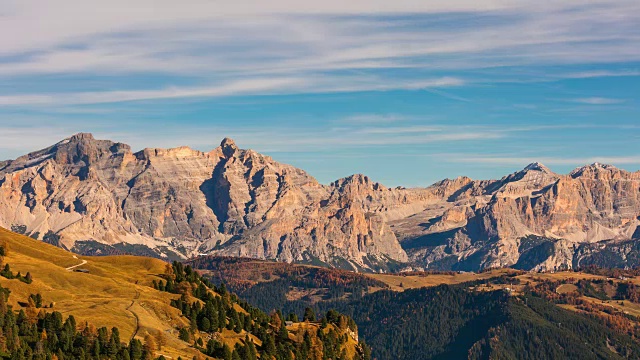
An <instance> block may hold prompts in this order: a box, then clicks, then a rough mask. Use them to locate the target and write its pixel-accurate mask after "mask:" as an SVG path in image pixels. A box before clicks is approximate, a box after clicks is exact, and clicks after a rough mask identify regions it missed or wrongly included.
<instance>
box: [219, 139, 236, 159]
mask: <svg viewBox="0 0 640 360" xmlns="http://www.w3.org/2000/svg"><path fill="white" fill-rule="evenodd" d="M220 149H222V153H223V154H224V156H225V157H232V156H233V155H234V154H235V153H236V152H237V151H238V150H239V149H238V146H237V145H236V142H235V141H233V139H231V138H228V137H227V138H224V139H222V142H221V143H220Z"/></svg>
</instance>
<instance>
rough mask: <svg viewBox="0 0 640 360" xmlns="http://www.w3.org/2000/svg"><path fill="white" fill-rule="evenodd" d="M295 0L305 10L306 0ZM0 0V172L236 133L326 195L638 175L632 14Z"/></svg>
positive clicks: (570, 7)
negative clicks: (20, 163) (72, 156)
mask: <svg viewBox="0 0 640 360" xmlns="http://www.w3.org/2000/svg"><path fill="white" fill-rule="evenodd" d="M305 3H306V4H305ZM105 6H106V7H103V8H100V9H98V8H95V7H94V6H92V5H91V4H89V2H86V1H79V0H78V1H76V0H61V1H59V2H56V3H55V4H53V3H51V2H46V1H25V0H22V1H6V0H0V19H1V20H0V158H3V159H4V158H15V157H17V156H19V155H21V154H24V153H26V152H28V151H32V150H36V149H39V148H42V147H45V146H47V145H49V144H53V143H55V142H57V141H59V140H61V139H63V138H65V137H67V136H69V135H71V134H73V133H76V132H80V131H84V132H92V133H94V135H95V136H96V137H98V138H108V139H112V140H116V141H121V142H125V143H128V144H131V145H132V146H133V148H134V149H142V148H144V147H174V146H180V145H188V146H191V147H194V148H197V149H200V150H209V149H212V148H214V147H215V146H217V145H218V144H219V142H220V141H221V139H222V138H224V137H232V138H234V139H235V140H236V142H237V143H238V145H239V146H240V147H243V148H252V149H255V150H257V151H260V152H263V153H266V154H268V155H271V156H272V157H274V158H275V159H276V160H279V161H282V162H286V163H290V164H293V165H296V166H298V167H301V168H303V169H305V170H307V171H308V172H309V173H310V174H311V175H313V176H315V177H316V178H317V179H318V180H319V181H321V182H323V183H328V182H330V181H332V180H335V179H337V178H340V177H343V176H347V175H350V174H352V173H365V174H367V175H369V176H370V177H372V178H373V179H374V180H377V181H380V182H382V183H384V184H386V185H389V186H396V185H403V186H425V185H429V184H431V183H433V182H434V181H437V180H440V179H442V178H446V177H449V178H452V177H456V176H459V175H467V176H470V177H473V178H483V179H486V178H498V177H501V176H502V175H504V174H507V173H510V172H513V171H516V170H518V169H521V168H523V167H524V166H526V165H527V164H528V163H530V162H534V161H540V162H542V163H544V164H546V165H547V166H549V167H550V168H552V169H553V170H555V171H557V172H561V173H565V172H568V171H570V170H571V169H573V168H575V167H578V166H581V165H584V164H586V163H592V162H604V163H611V164H613V165H616V166H618V167H621V168H625V169H627V170H632V171H636V170H638V169H640V108H639V107H640V26H638V24H640V2H638V1H637V0H634V1H572V0H568V1H562V2H540V1H498V0H496V1H483V2H478V1H466V0H460V1H449V2H435V1H423V0H407V1H394V2H391V1H378V0H371V1H361V0H352V1H349V2H344V1H337V0H328V1H323V2H322V4H312V3H311V2H308V3H307V2H300V1H288V0H287V1H285V0H274V1H269V2H264V1H234V2H233V3H232V2H229V1H225V2H216V1H200V0H192V1H188V2H186V4H185V3H183V4H179V3H178V2H175V1H151V0H149V1H147V0H138V1H135V2H134V3H133V4H132V3H131V2H128V1H124V0H114V1H110V2H109V4H108V5H105Z"/></svg>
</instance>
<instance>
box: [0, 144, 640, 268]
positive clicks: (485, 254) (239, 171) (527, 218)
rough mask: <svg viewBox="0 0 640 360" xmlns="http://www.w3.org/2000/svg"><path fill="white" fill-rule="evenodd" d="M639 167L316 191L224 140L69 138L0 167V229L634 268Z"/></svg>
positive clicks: (222, 248)
mask: <svg viewBox="0 0 640 360" xmlns="http://www.w3.org/2000/svg"><path fill="white" fill-rule="evenodd" d="M639 225H640V172H628V171H625V170H622V169H618V168H616V167H614V166H611V165H604V164H598V163H595V164H591V165H587V166H583V167H581V168H577V169H575V170H574V171H572V172H571V173H569V174H566V175H562V174H556V173H554V172H552V171H551V170H550V169H548V168H547V167H545V166H544V165H542V164H539V163H533V164H530V165H528V166H527V167H525V168H524V169H523V170H521V171H518V172H515V173H513V174H510V175H507V176H504V177H503V178H501V179H499V180H472V179H470V178H467V177H459V178H456V179H446V180H443V181H440V182H437V183H435V184H433V185H431V186H429V187H426V188H403V187H396V188H387V187H385V186H384V185H382V184H379V183H377V182H375V181H372V180H371V179H369V178H368V177H367V176H364V175H352V176H349V177H346V178H343V179H339V180H336V181H335V182H333V183H331V184H328V185H324V184H320V183H319V182H318V181H316V180H315V179H314V178H313V177H312V176H310V175H309V174H307V173H306V172H304V171H303V170H300V169H297V168H295V167H293V166H290V165H285V164H282V163H279V162H277V161H275V160H273V159H272V158H271V157H269V156H265V155H262V154H259V153H257V152H255V151H253V150H243V149H240V148H239V147H238V146H236V144H235V142H234V141H233V140H231V139H228V138H227V139H224V140H223V141H222V143H221V144H220V146H219V147H217V148H215V149H213V150H212V151H210V152H202V151H197V150H194V149H191V148H188V147H179V148H174V149H149V148H147V149H144V150H142V151H138V152H134V151H132V150H131V147H130V146H128V145H126V144H122V143H117V142H112V141H108V140H96V139H95V138H94V137H93V136H92V135H91V134H86V133H80V134H76V135H74V136H72V137H70V138H67V139H65V140H63V141H61V142H59V143H57V144H55V145H52V146H50V147H47V148H45V149H42V150H39V151H36V152H33V153H30V154H27V155H24V156H21V157H19V158H17V159H15V160H8V161H2V162H0V226H3V227H6V228H9V229H12V230H13V231H16V232H20V233H23V234H27V235H30V236H31V237H34V238H37V239H40V240H43V241H46V242H49V243H52V244H55V245H58V246H60V247H63V248H66V249H68V250H72V251H74V252H78V253H83V254H110V253H118V252H128V253H136V254H144V255H153V256H156V257H160V258H165V259H184V258H189V257H193V256H197V255H200V254H212V255H224V256H237V257H250V258H258V259H273V260H279V261H284V262H298V263H311V264H317V265H324V266H331V267H340V268H346V269H352V270H359V271H388V270H398V269H440V270H465V271H467V270H474V271H475V270H481V269H486V268H492V267H505V266H511V267H516V268H522V269H526V270H558V269H565V268H576V267H579V266H583V265H589V264H600V263H604V265H608V266H626V265H633V264H634V262H638V263H639V264H640V255H639V254H640V249H639V247H638V246H637V243H638V242H637V241H634V239H636V238H640V229H639V228H638V226H639Z"/></svg>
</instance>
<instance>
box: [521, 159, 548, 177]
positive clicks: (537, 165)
mask: <svg viewBox="0 0 640 360" xmlns="http://www.w3.org/2000/svg"><path fill="white" fill-rule="evenodd" d="M522 170H523V171H542V172H544V173H547V174H553V171H551V170H550V169H549V168H548V167H546V166H544V165H543V164H542V163H539V162H537V161H536V162H532V163H531V164H529V165H527V166H525V168H524V169H522Z"/></svg>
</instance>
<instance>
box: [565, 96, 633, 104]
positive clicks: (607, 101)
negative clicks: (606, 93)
mask: <svg viewBox="0 0 640 360" xmlns="http://www.w3.org/2000/svg"><path fill="white" fill-rule="evenodd" d="M570 101H571V102H576V103H580V104H589V105H612V104H621V103H624V102H625V100H624V99H614V98H605V97H587V98H577V99H571V100H570Z"/></svg>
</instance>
